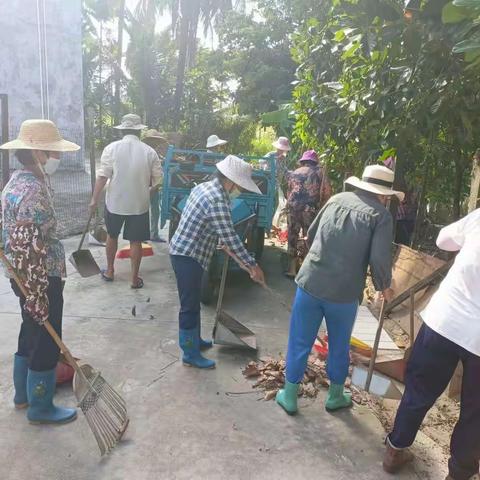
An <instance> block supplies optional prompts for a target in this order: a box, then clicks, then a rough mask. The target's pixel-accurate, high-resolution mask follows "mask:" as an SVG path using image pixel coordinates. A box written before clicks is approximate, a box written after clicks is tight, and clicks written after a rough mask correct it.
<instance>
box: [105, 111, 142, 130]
mask: <svg viewBox="0 0 480 480" xmlns="http://www.w3.org/2000/svg"><path fill="white" fill-rule="evenodd" d="M113 128H116V129H117V130H143V129H144V128H147V126H146V125H143V123H142V119H141V118H140V116H139V115H137V114H136V113H127V115H124V116H123V117H122V123H121V124H120V125H116V126H115V127H113Z"/></svg>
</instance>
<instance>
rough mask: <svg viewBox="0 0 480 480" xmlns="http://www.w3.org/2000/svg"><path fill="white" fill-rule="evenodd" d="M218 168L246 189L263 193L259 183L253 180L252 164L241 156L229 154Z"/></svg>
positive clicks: (219, 163)
mask: <svg viewBox="0 0 480 480" xmlns="http://www.w3.org/2000/svg"><path fill="white" fill-rule="evenodd" d="M217 168H218V170H220V172H221V173H223V175H225V176H226V177H227V178H228V179H229V180H231V181H232V182H233V183H236V184H237V185H238V186H240V187H242V188H244V189H245V190H248V191H249V192H253V193H259V194H261V193H262V192H261V191H260V189H259V188H258V186H257V184H256V183H255V182H254V181H253V180H252V172H253V169H252V166H251V165H250V164H248V163H247V162H245V161H244V160H242V159H241V158H238V157H236V156H235V155H228V156H227V157H225V158H224V159H223V160H222V161H221V162H218V163H217Z"/></svg>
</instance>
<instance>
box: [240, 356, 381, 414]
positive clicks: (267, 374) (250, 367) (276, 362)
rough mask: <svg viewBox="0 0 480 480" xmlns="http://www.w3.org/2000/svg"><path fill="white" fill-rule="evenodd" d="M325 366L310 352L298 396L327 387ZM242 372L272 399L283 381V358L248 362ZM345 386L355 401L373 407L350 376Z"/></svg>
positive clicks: (369, 398)
mask: <svg viewBox="0 0 480 480" xmlns="http://www.w3.org/2000/svg"><path fill="white" fill-rule="evenodd" d="M325 368H326V365H325V360H323V359H322V358H320V357H319V356H317V355H316V354H315V353H311V354H310V356H309V357H308V364H307V370H306V372H305V375H304V377H303V380H302V382H301V383H300V388H299V390H298V395H299V396H301V397H308V398H315V397H316V396H317V394H318V392H319V390H320V388H322V387H323V388H328V386H329V382H328V380H327V373H326V371H325ZM242 373H243V375H244V376H245V378H249V379H255V380H256V382H255V383H254V384H253V386H252V388H257V389H259V390H262V391H263V392H264V397H263V398H264V400H272V399H273V398H275V395H276V394H277V392H278V390H280V389H281V388H283V385H284V383H285V360H284V359H283V358H279V359H274V358H264V359H261V360H259V361H258V362H249V363H248V364H247V366H246V367H245V368H244V370H243V371H242ZM346 387H347V388H350V389H351V392H352V399H353V401H354V402H355V403H357V404H359V405H367V406H369V407H373V406H374V404H375V403H376V402H375V399H373V398H372V397H371V396H370V395H369V394H368V393H366V392H363V391H361V390H358V389H356V388H355V387H353V386H351V385H350V378H348V379H347V382H346Z"/></svg>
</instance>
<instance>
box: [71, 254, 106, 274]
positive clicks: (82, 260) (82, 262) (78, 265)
mask: <svg viewBox="0 0 480 480" xmlns="http://www.w3.org/2000/svg"><path fill="white" fill-rule="evenodd" d="M69 260H70V263H71V264H72V265H73V266H74V267H75V269H76V270H77V272H78V273H79V274H80V275H81V276H82V277H92V276H93V275H98V274H99V273H100V267H99V266H98V265H97V262H96V261H95V259H94V258H93V255H92V252H91V251H90V250H77V251H76V252H73V253H72V254H71V255H70V258H69Z"/></svg>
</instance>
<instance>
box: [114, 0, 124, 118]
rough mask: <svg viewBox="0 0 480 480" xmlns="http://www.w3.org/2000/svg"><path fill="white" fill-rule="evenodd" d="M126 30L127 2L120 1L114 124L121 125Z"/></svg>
mask: <svg viewBox="0 0 480 480" xmlns="http://www.w3.org/2000/svg"><path fill="white" fill-rule="evenodd" d="M124 28H125V0H121V1H120V5H119V7H118V33H117V62H116V66H115V94H114V114H113V118H114V122H115V124H118V123H120V111H121V101H120V89H121V81H122V58H123V30H124Z"/></svg>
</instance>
